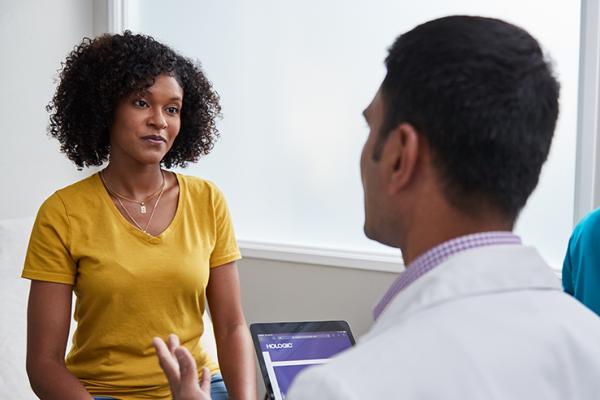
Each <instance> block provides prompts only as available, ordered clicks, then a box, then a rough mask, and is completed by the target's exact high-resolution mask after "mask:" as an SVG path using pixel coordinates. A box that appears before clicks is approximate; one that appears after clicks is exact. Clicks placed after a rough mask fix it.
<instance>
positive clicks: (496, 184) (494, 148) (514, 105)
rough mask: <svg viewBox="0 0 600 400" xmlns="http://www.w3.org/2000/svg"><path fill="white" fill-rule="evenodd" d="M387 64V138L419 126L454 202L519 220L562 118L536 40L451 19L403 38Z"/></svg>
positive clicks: (473, 20)
mask: <svg viewBox="0 0 600 400" xmlns="http://www.w3.org/2000/svg"><path fill="white" fill-rule="evenodd" d="M386 66H387V76H386V78H385V80H384V81H383V84H382V87H381V92H382V96H383V102H384V108H385V119H384V123H383V127H382V130H381V132H380V136H381V138H380V140H383V139H384V138H385V136H386V135H387V134H388V133H389V132H390V130H391V129H393V128H394V127H395V126H397V125H398V124H399V123H402V122H408V123H410V124H411V125H413V126H414V127H415V129H416V130H417V132H418V133H419V134H420V135H422V136H423V137H425V138H426V140H427V142H428V143H429V146H430V148H431V152H432V158H433V164H434V167H435V169H436V171H437V173H438V175H439V178H440V182H441V184H442V185H443V186H442V190H443V193H444V195H445V197H446V199H447V200H448V202H449V203H450V204H451V205H453V206H454V207H455V208H457V209H459V210H461V211H463V212H466V213H477V212H478V211H479V210H481V208H480V206H482V205H483V206H484V207H485V209H489V207H492V208H493V209H495V210H497V211H498V212H499V213H500V214H501V215H504V216H505V217H507V218H511V219H513V220H514V219H515V218H516V216H517V215H518V213H519V211H520V210H521V209H522V208H523V206H524V205H525V203H526V201H527V198H528V197H529V195H530V194H531V192H532V191H533V189H534V188H535V186H536V185H537V182H538V177H539V174H540V170H541V167H542V164H543V163H544V161H545V160H546V157H547V155H548V151H549V149H550V143H551V141H552V136H553V133H554V128H555V125H556V119H557V116H558V94H559V84H558V82H557V81H556V79H555V78H554V77H553V74H552V70H551V67H550V65H549V63H548V62H547V61H546V60H545V58H544V55H543V53H542V50H541V49H540V46H539V45H538V43H537V41H536V40H535V39H534V38H533V37H532V36H531V35H529V34H528V33H527V32H526V31H524V30H523V29H521V28H518V27H516V26H514V25H511V24H508V23H506V22H503V21H500V20H497V19H491V18H482V17H469V16H452V17H446V18H441V19H437V20H433V21H430V22H427V23H425V24H422V25H419V26H417V27H416V28H414V29H413V30H411V31H409V32H407V33H405V34H403V35H402V36H400V37H399V38H398V39H397V40H396V42H395V43H394V44H393V45H392V47H391V48H390V50H389V55H388V57H387V59H386ZM374 157H377V154H375V155H374Z"/></svg>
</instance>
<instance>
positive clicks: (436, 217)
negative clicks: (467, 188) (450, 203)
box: [401, 211, 513, 265]
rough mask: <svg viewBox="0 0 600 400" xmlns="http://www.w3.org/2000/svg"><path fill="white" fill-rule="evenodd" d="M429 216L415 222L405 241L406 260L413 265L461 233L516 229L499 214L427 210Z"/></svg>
mask: <svg viewBox="0 0 600 400" xmlns="http://www.w3.org/2000/svg"><path fill="white" fill-rule="evenodd" d="M426 215H427V216H426V217H425V218H426V220H423V221H421V222H419V223H415V224H413V226H412V227H411V229H410V230H409V231H408V232H407V233H406V235H404V240H403V243H402V245H401V250H402V256H403V258H404V264H405V265H409V264H410V263H411V262H412V261H414V260H415V259H416V258H417V257H419V256H420V255H422V254H424V253H426V252H427V251H429V250H431V249H432V248H434V247H435V246H437V245H440V244H442V243H444V242H447V241H449V240H452V239H455V238H457V237H460V236H465V235H471V234H475V233H482V232H494V231H512V228H513V222H512V221H507V219H506V218H505V217H500V216H498V214H494V213H487V214H484V215H483V216H478V217H471V216H468V215H465V214H464V213H461V212H458V211H454V212H446V213H443V212H442V213H440V212H438V213H436V212H432V213H429V214H426Z"/></svg>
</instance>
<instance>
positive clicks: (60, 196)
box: [42, 174, 99, 208]
mask: <svg viewBox="0 0 600 400" xmlns="http://www.w3.org/2000/svg"><path fill="white" fill-rule="evenodd" d="M98 179H99V178H98V176H97V174H92V175H90V176H88V177H86V178H83V179H81V180H79V181H77V182H75V183H72V184H70V185H68V186H65V187H62V188H60V189H58V190H56V191H55V192H54V193H53V194H52V195H50V196H49V197H48V198H47V199H46V200H45V201H44V203H43V205H42V207H45V206H46V207H47V206H52V205H56V204H62V205H63V207H66V208H71V207H73V206H78V205H79V206H83V205H85V204H89V203H90V201H92V200H94V199H98V197H99V196H98V192H97V189H98V182H96V180H98ZM92 202H94V201H92Z"/></svg>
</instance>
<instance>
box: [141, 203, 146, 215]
mask: <svg viewBox="0 0 600 400" xmlns="http://www.w3.org/2000/svg"><path fill="white" fill-rule="evenodd" d="M140 212H141V213H142V214H146V205H145V204H144V202H141V203H140Z"/></svg>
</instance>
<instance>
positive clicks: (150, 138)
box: [142, 135, 167, 144]
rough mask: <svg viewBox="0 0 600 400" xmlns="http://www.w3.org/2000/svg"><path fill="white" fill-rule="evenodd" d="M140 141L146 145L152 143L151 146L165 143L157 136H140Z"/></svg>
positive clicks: (165, 141)
mask: <svg viewBox="0 0 600 400" xmlns="http://www.w3.org/2000/svg"><path fill="white" fill-rule="evenodd" d="M142 140H145V141H147V142H148V143H152V144H163V143H167V140H166V139H165V138H164V137H162V136H159V135H148V136H142Z"/></svg>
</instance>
